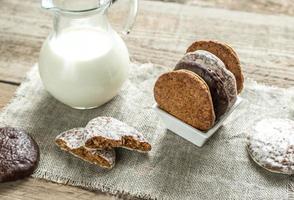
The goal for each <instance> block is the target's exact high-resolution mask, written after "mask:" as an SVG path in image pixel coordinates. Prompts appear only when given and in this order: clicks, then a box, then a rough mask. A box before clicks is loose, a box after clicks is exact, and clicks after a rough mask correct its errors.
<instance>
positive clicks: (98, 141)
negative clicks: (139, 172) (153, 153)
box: [85, 117, 151, 152]
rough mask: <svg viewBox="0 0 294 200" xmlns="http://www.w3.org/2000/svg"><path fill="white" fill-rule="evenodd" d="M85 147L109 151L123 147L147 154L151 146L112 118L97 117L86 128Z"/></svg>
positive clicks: (135, 131)
mask: <svg viewBox="0 0 294 200" xmlns="http://www.w3.org/2000/svg"><path fill="white" fill-rule="evenodd" d="M86 130H87V132H88V135H87V138H86V144H85V145H86V147H89V148H99V149H103V148H104V149H105V148H106V149H109V148H114V147H123V148H127V149H132V150H137V151H141V152H147V151H150V150H151V145H150V144H149V143H148V142H147V140H146V139H145V138H144V136H143V135H142V134H141V133H140V132H138V131H137V130H136V129H135V128H133V127H131V126H129V125H127V124H125V123H123V122H121V121H119V120H117V119H115V118H112V117H97V118H94V119H92V120H91V121H89V123H88V124H87V126H86Z"/></svg>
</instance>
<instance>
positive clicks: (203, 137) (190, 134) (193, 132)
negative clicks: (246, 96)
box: [153, 97, 242, 147]
mask: <svg viewBox="0 0 294 200" xmlns="http://www.w3.org/2000/svg"><path fill="white" fill-rule="evenodd" d="M241 101H242V98H241V97H238V98H237V101H236V103H235V104H234V105H233V107H232V108H231V109H230V110H229V111H228V112H226V113H225V114H224V115H223V116H222V117H221V118H220V119H219V120H218V121H217V123H216V124H215V125H214V126H213V127H212V128H211V129H209V130H208V131H206V132H203V131H200V130H198V129H195V128H194V127H192V126H190V125H188V124H186V123H184V122H183V121H181V120H179V119H178V118H176V117H174V116H172V115H171V114H169V113H167V112H165V111H164V110H162V109H160V108H159V107H158V106H157V104H155V105H154V106H153V108H154V110H155V111H156V112H157V114H158V115H159V117H160V118H161V120H162V121H163V123H164V124H165V126H166V128H167V129H169V130H171V131H172V132H174V133H176V134H177V135H179V136H181V137H182V138H184V139H186V140H188V141H190V142H192V143H193V144H195V145H196V146H198V147H202V146H203V145H204V143H205V142H206V141H207V140H208V139H209V138H210V137H211V136H212V135H213V134H214V133H215V132H216V131H217V130H218V129H219V128H220V127H221V126H222V125H223V124H224V121H225V120H226V119H227V118H228V116H230V114H231V113H232V112H233V111H234V110H235V109H236V108H237V107H238V106H239V105H240V103H241Z"/></svg>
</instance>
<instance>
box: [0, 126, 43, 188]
mask: <svg viewBox="0 0 294 200" xmlns="http://www.w3.org/2000/svg"><path fill="white" fill-rule="evenodd" d="M38 161H39V147H38V145H37V143H36V142H35V141H34V140H33V139H32V138H31V137H30V136H29V135H27V134H26V133H25V132H24V131H23V130H19V129H16V128H12V127H4V128H0V182H6V181H14V180H17V179H21V178H24V177H27V176H29V175H31V174H32V173H33V172H34V170H35V169H36V167H37V164H38Z"/></svg>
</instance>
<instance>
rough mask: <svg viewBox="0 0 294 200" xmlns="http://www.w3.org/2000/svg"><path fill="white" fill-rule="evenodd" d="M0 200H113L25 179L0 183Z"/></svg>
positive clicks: (78, 189) (110, 197)
mask: <svg viewBox="0 0 294 200" xmlns="http://www.w3.org/2000/svg"><path fill="white" fill-rule="evenodd" d="M0 199H1V200H24V199H28V200H34V199H46V200H51V199H52V200H53V199H62V200H72V199H78V200H89V199H93V200H94V199H95V200H102V199H103V200H115V198H114V197H112V196H110V195H106V194H103V193H99V192H90V191H87V190H83V189H81V188H77V187H71V186H65V185H60V184H56V183H51V182H48V181H44V180H39V179H33V178H27V179H25V180H21V181H16V182H8V183H2V184H1V185H0Z"/></svg>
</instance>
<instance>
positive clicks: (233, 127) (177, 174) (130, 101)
mask: <svg viewBox="0 0 294 200" xmlns="http://www.w3.org/2000/svg"><path fill="white" fill-rule="evenodd" d="M166 70H167V69H165V68H162V67H157V66H154V65H152V64H132V70H131V75H130V78H129V80H128V81H127V82H126V84H125V85H124V87H123V89H122V90H121V92H120V93H119V95H118V96H116V97H115V98H114V99H113V100H111V101H110V102H109V103H107V104H105V105H103V106H101V107H99V108H97V109H93V110H75V109H72V108H69V107H67V106H65V105H63V104H62V103H59V102H58V101H56V100H55V99H54V98H53V97H52V96H50V95H49V94H48V93H47V92H46V91H45V90H44V88H43V86H42V83H41V81H40V78H39V75H38V69H37V66H34V67H33V69H32V70H31V71H30V72H29V73H28V76H27V78H26V79H25V80H24V82H23V83H22V85H21V86H20V87H19V89H18V91H17V92H16V94H15V97H14V98H13V100H12V101H11V102H10V104H9V105H8V106H7V107H6V108H4V109H3V111H2V112H1V114H0V124H1V125H2V126H4V125H8V126H14V127H20V128H23V129H25V130H27V131H28V132H29V133H30V134H31V135H32V136H33V137H34V138H35V140H36V141H37V143H38V144H39V146H40V150H41V160H40V164H39V167H38V169H37V170H36V172H35V173H34V174H33V176H34V177H36V178H43V179H47V180H50V181H54V182H58V183H64V184H69V185H73V186H79V187H83V188H87V189H91V190H101V191H103V192H108V193H111V194H117V195H128V196H131V197H139V198H145V199H185V200H186V199H255V200H256V199H287V196H288V186H289V185H290V184H291V180H290V177H289V176H285V175H278V174H273V173H270V172H267V171H265V170H263V169H261V168H260V167H258V166H257V165H256V164H255V163H253V162H252V161H251V160H250V159H249V157H248V155H247V152H246V149H245V143H246V133H248V132H250V129H251V128H252V125H253V124H254V123H255V122H256V121H257V120H260V119H262V118H265V117H283V118H294V91H293V89H288V90H286V89H278V88H271V87H266V86H263V85H258V84H256V83H255V82H253V81H247V82H246V83H245V85H246V87H245V89H244V91H243V93H242V94H241V96H242V97H243V98H244V99H245V100H244V101H243V103H242V105H240V106H239V107H238V108H237V110H235V111H234V112H233V114H232V115H231V116H230V117H229V118H228V119H227V120H226V123H225V124H224V126H223V127H221V128H220V129H219V131H218V132H217V133H216V134H215V135H214V136H213V137H212V138H211V139H210V140H209V141H208V142H207V143H206V144H205V145H204V147H202V148H198V147H196V146H194V145H193V144H191V143H190V142H188V141H186V140H184V139H182V138H180V137H179V136H177V135H175V134H174V133H172V132H170V131H168V130H166V129H165V128H164V124H162V123H161V122H160V120H159V118H158V117H157V115H156V113H155V112H154V111H153V110H152V105H153V104H154V99H153V93H152V90H153V85H154V83H155V80H156V78H157V77H158V76H159V74H161V73H163V72H165V71H166ZM97 116H112V117H115V118H117V119H119V120H121V121H123V122H126V123H128V124H129V125H131V126H133V127H135V128H137V129H138V130H140V131H141V132H142V133H143V134H144V135H145V137H146V138H147V139H148V141H149V142H150V143H151V144H152V147H153V149H152V151H151V152H149V153H148V154H140V153H137V152H132V151H129V150H125V149H117V162H116V166H115V167H114V169H112V170H110V171H107V170H102V169H100V168H99V167H97V166H95V165H91V164H88V163H86V162H84V161H82V160H79V159H77V158H75V157H73V156H72V155H70V154H68V153H66V152H63V151H61V150H60V149H59V148H58V147H57V146H56V145H55V144H54V138H55V137H56V135H57V134H59V133H60V132H62V131H65V130H67V129H71V128H74V127H80V126H85V125H86V123H87V122H88V121H89V120H90V119H92V118H94V117H97Z"/></svg>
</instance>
